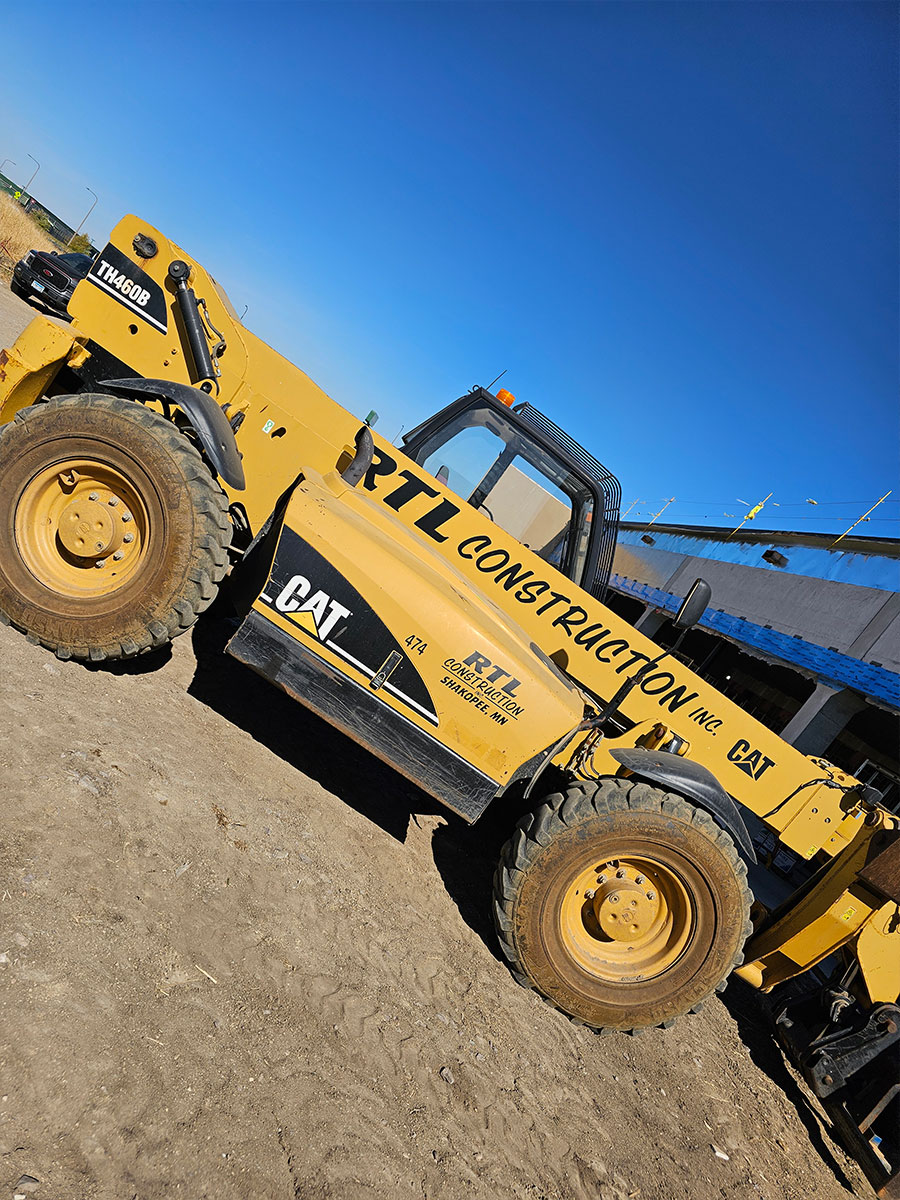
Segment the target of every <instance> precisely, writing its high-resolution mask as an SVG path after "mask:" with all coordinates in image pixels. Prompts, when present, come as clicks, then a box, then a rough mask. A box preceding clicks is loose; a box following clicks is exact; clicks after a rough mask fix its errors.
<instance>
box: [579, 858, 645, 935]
mask: <svg viewBox="0 0 900 1200" xmlns="http://www.w3.org/2000/svg"><path fill="white" fill-rule="evenodd" d="M620 871H621V869H620ZM625 871H626V872H627V874H625V877H624V878H618V879H611V880H608V881H607V882H606V883H604V884H601V885H600V887H598V888H597V890H596V892H595V893H594V897H593V901H592V903H593V908H594V916H595V917H596V919H597V924H598V925H599V926H600V928H601V929H602V930H603V932H604V933H605V934H606V936H607V937H610V938H613V939H614V940H615V941H617V942H634V941H635V940H636V939H638V938H641V937H642V936H643V935H644V934H646V933H647V931H648V930H649V929H650V927H651V925H652V924H653V922H654V921H655V920H656V919H657V918H658V916H659V910H660V901H659V898H658V896H657V894H656V893H655V892H654V891H653V889H652V888H651V887H650V886H649V884H648V883H647V882H646V879H644V877H643V876H642V875H640V873H639V872H637V871H636V870H634V869H633V868H632V869H630V870H629V869H628V868H625ZM638 879H642V880H643V883H640V884H639V883H638V882H637V880H638Z"/></svg>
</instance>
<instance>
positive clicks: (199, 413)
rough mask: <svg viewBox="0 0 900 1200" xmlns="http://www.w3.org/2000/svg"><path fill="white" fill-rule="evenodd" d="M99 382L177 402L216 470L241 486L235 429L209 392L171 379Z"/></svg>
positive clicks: (233, 484)
mask: <svg viewBox="0 0 900 1200" xmlns="http://www.w3.org/2000/svg"><path fill="white" fill-rule="evenodd" d="M99 386H100V387H105V388H109V390H110V391H111V392H124V393H125V395H126V396H134V397H135V398H140V397H144V396H161V397H162V398H163V399H165V400H171V401H172V403H173V404H177V405H178V407H179V408H180V409H181V410H182V412H183V413H184V414H185V416H186V417H187V418H188V420H189V421H190V423H191V425H192V426H193V428H194V430H195V432H196V434H197V437H198V438H199V439H200V443H201V445H202V446H203V449H204V450H205V451H206V454H207V456H208V458H209V461H210V462H211V463H212V465H213V466H214V467H215V469H216V471H217V473H218V474H219V475H220V476H221V477H222V478H223V479H224V480H225V482H226V483H227V484H228V486H229V487H232V488H234V489H235V491H238V492H242V491H243V490H244V488H245V487H246V481H245V479H244V466H243V463H242V462H241V456H240V453H239V451H238V448H237V442H236V441H235V440H234V430H233V429H232V428H231V426H230V425H229V423H228V418H227V417H226V416H225V413H224V412H223V411H222V409H221V408H220V407H219V405H218V404H217V403H216V401H215V400H214V399H213V398H212V396H210V395H207V393H206V392H202V391H201V390H200V389H199V388H195V387H189V386H188V385H187V384H186V383H175V382H174V381H172V380H170V379H141V378H138V379H102V380H100V384H99Z"/></svg>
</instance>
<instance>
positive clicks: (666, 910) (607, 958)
mask: <svg viewBox="0 0 900 1200" xmlns="http://www.w3.org/2000/svg"><path fill="white" fill-rule="evenodd" d="M559 919H560V933H561V935H562V942H563V945H564V947H565V948H566V950H567V952H568V953H569V954H570V955H571V956H572V958H573V959H574V960H575V961H576V962H577V963H578V965H579V966H580V967H581V968H582V969H583V970H585V971H587V972H589V973H590V974H591V975H593V976H595V977H596V978H598V979H602V980H605V981H607V982H610V983H636V982H639V981H644V980H648V979H653V978H654V977H655V976H657V975H660V974H662V972H663V971H666V970H668V969H669V968H670V967H672V966H673V965H674V964H675V963H676V962H677V961H678V960H679V958H680V957H681V956H682V954H683V953H684V951H685V949H686V948H687V946H688V944H689V943H690V940H691V936H692V934H693V930H694V926H695V922H696V913H695V908H694V905H693V903H692V901H691V895H690V892H689V891H688V889H687V887H686V886H685V883H684V881H683V880H682V878H681V877H680V876H679V875H678V874H677V872H675V871H674V870H672V869H671V868H670V867H668V866H666V865H664V864H662V863H660V862H658V861H656V860H654V859H651V858H646V857H642V856H639V855H634V856H629V857H623V858H616V859H610V860H607V861H605V862H599V863H598V862H595V863H593V864H592V865H591V866H590V867H587V868H585V869H584V870H582V871H581V872H580V873H579V874H578V875H577V876H576V877H575V878H574V879H573V880H572V882H571V883H570V884H569V886H568V888H567V889H566V891H565V893H564V895H563V898H562V904H561V906H560V917H559Z"/></svg>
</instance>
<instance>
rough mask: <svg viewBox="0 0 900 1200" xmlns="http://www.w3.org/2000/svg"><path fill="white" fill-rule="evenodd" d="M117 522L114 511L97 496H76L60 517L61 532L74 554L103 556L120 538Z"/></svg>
mask: <svg viewBox="0 0 900 1200" xmlns="http://www.w3.org/2000/svg"><path fill="white" fill-rule="evenodd" d="M116 525H117V522H116V520H115V518H114V516H113V513H112V511H111V510H110V509H109V508H108V507H107V506H106V505H105V504H100V503H99V502H98V501H97V500H88V499H82V500H73V501H72V502H71V503H70V504H67V505H66V507H65V508H64V509H63V511H62V512H61V513H60V517H59V528H58V530H57V534H58V536H59V540H60V541H61V542H62V544H63V546H65V548H66V549H67V550H68V551H69V553H70V554H76V555H78V557H79V558H102V557H103V556H104V555H106V554H108V553H109V549H110V547H111V546H112V544H113V541H114V540H115V539H116V534H117V533H118V530H117V529H116Z"/></svg>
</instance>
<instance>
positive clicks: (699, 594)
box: [675, 579, 712, 629]
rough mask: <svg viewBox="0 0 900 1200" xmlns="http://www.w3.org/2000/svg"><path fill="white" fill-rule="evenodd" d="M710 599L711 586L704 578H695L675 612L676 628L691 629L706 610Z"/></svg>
mask: <svg viewBox="0 0 900 1200" xmlns="http://www.w3.org/2000/svg"><path fill="white" fill-rule="evenodd" d="M711 599H712V588H711V587H710V586H709V584H708V583H707V582H706V580H705V579H695V580H694V583H693V585H692V587H691V590H690V591H689V592H688V594H687V595H686V596H685V598H684V600H682V602H681V608H679V610H678V612H677V613H676V614H675V628H676V629H693V628H694V626H695V625H696V624H697V622H698V621H699V620H700V618H701V617H702V616H703V614H704V613H705V612H706V609H707V607H708V606H709V602H710V600H711Z"/></svg>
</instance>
